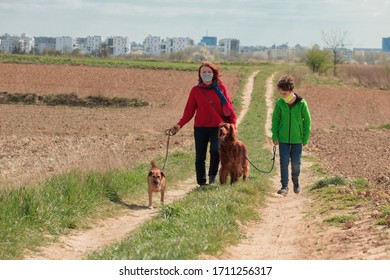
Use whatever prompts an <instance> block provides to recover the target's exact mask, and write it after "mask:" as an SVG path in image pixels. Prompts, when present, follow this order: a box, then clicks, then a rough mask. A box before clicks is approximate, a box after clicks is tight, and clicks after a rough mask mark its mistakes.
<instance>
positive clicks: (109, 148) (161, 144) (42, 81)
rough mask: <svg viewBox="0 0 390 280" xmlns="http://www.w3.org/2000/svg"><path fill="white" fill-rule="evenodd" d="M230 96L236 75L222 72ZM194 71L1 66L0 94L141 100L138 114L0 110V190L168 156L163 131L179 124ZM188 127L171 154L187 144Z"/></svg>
mask: <svg viewBox="0 0 390 280" xmlns="http://www.w3.org/2000/svg"><path fill="white" fill-rule="evenodd" d="M223 79H224V80H225V81H226V83H228V84H229V85H230V91H231V93H232V95H233V96H234V94H235V92H237V90H238V82H239V79H240V75H239V73H237V72H226V73H223ZM196 81H197V74H196V71H175V70H143V69H120V68H99V67H84V66H64V65H62V66H61V65H59V66H53V65H19V64H0V85H1V86H0V92H8V93H36V94H39V95H44V94H60V93H67V94H69V93H76V94H77V95H78V96H89V95H92V96H106V97H111V98H112V97H125V98H139V99H141V100H144V101H146V102H148V103H149V105H148V106H146V107H140V108H77V107H65V106H56V107H52V106H40V105H8V104H1V105H0V107H1V113H0V114H1V122H0V131H1V136H0V182H1V184H0V187H1V186H2V187H4V186H9V185H13V186H21V185H24V184H26V183H27V182H32V180H42V179H44V178H47V177H49V176H52V175H54V174H58V173H61V172H64V171H68V170H71V169H81V170H107V169H117V168H119V169H120V168H128V167H132V166H134V165H135V164H137V163H141V162H149V161H150V160H151V159H152V158H153V157H154V156H156V155H157V154H161V155H163V154H165V148H166V141H167V139H166V136H165V135H164V132H165V130H166V129H167V128H170V127H171V126H172V125H173V124H175V123H176V122H177V121H178V120H179V119H180V117H181V113H182V110H183V108H184V106H185V102H186V99H187V96H188V93H189V91H190V89H191V87H192V86H193V85H195V84H196ZM192 143H193V141H192V123H190V124H188V125H187V127H185V129H183V133H180V134H179V135H177V136H176V137H175V142H174V143H172V144H171V147H170V148H171V149H172V151H173V150H175V149H181V148H183V147H188V146H190V145H192Z"/></svg>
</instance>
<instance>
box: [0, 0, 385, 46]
mask: <svg viewBox="0 0 390 280" xmlns="http://www.w3.org/2000/svg"><path fill="white" fill-rule="evenodd" d="M388 14H390V0H385V1H380V0H372V1H367V0H356V1H351V0H321V1H307V0H297V1H295V2H294V1H289V2H288V1H277V2H276V3H275V1H272V0H257V1H256V0H236V1H230V0H208V1H205V0H198V1H196V2H194V1H178V0H147V1H143V2H142V3H139V1H132V0H130V1H125V0H115V1H110V2H106V1H100V0H67V1H64V0H52V1H48V0H30V1H28V0H13V1H11V0H0V33H1V34H4V33H9V34H15V35H20V34H21V33H27V34H29V35H30V36H32V37H39V36H48V37H60V36H72V37H86V36H94V35H98V36H102V37H110V36H128V37H129V38H130V40H131V41H134V42H137V43H142V42H143V40H144V39H145V37H146V36H147V35H148V34H150V35H152V36H158V37H161V38H162V39H163V38H165V37H189V38H191V39H193V40H194V43H195V44H197V43H198V42H199V41H200V40H201V38H202V37H203V36H213V37H217V38H218V40H219V39H223V38H235V39H238V40H240V45H242V46H272V45H274V44H275V45H282V44H285V43H287V44H288V45H289V46H290V47H292V46H295V45H296V44H300V45H301V46H307V47H311V46H313V45H314V44H318V45H320V46H321V47H325V46H324V43H323V40H322V32H326V33H329V32H334V31H343V32H347V34H348V41H349V42H350V46H349V47H350V48H381V47H382V38H386V37H390V30H389V29H388V26H390V17H388ZM43 15H44V16H43ZM386 15H387V16H386Z"/></svg>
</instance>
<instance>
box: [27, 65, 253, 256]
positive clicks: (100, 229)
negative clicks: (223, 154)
mask: <svg viewBox="0 0 390 280" xmlns="http://www.w3.org/2000/svg"><path fill="white" fill-rule="evenodd" d="M257 73H258V71H257V72H254V73H252V74H251V75H250V76H249V78H248V81H247V84H246V86H245V88H244V92H243V106H242V111H241V113H240V115H239V118H238V120H237V124H239V123H240V122H241V121H242V119H243V117H244V115H245V114H246V112H247V111H248V108H249V104H250V100H251V93H252V90H253V81H254V77H255V76H256V75H257ZM195 185H196V182H195V178H189V179H188V180H186V181H183V182H180V183H179V184H178V185H177V186H174V190H173V188H172V189H171V190H169V189H168V190H167V192H166V203H172V202H174V201H176V200H179V199H181V198H183V197H184V196H185V195H186V194H187V193H188V192H190V191H191V190H192V189H193V188H194V186H195ZM145 188H146V186H145ZM146 200H147V196H146V189H145V204H144V205H128V207H127V209H125V210H123V214H122V215H120V216H118V217H115V218H110V219H106V220H103V221H101V222H98V223H97V224H96V225H93V227H92V228H91V229H88V230H75V231H74V232H72V233H70V234H68V235H66V236H63V237H61V238H59V240H58V241H57V242H55V243H53V244H51V245H49V246H47V247H44V248H40V250H39V252H29V253H28V254H27V255H25V257H24V259H26V260H80V259H83V258H85V257H86V256H87V255H88V254H89V253H91V252H93V251H95V250H97V249H99V248H102V247H104V246H106V245H108V244H110V243H113V242H116V241H119V240H121V239H123V238H124V237H125V236H126V234H128V233H129V232H131V231H132V230H134V229H136V228H137V227H138V226H140V225H141V224H142V223H144V222H145V221H147V220H149V219H151V218H153V217H154V216H155V215H156V213H157V212H158V210H157V209H152V210H150V209H148V208H147V206H146V205H147V201H146Z"/></svg>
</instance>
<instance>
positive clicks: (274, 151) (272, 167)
mask: <svg viewBox="0 0 390 280" xmlns="http://www.w3.org/2000/svg"><path fill="white" fill-rule="evenodd" d="M275 154H276V146H274V148H273V157H272V159H271V160H272V166H271V169H270V170H269V171H263V170H261V169H259V168H258V167H257V166H255V165H254V164H253V163H252V162H251V161H250V160H249V158H248V157H247V156H246V155H245V154H244V153H243V155H244V157H245V158H246V160H247V161H248V162H249V163H250V164H251V165H252V166H253V167H254V168H255V169H256V170H257V171H259V172H261V173H264V174H268V173H271V171H272V170H273V169H274V165H275Z"/></svg>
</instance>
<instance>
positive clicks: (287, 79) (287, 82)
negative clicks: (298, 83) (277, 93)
mask: <svg viewBox="0 0 390 280" xmlns="http://www.w3.org/2000/svg"><path fill="white" fill-rule="evenodd" d="M277 86H278V88H280V89H281V90H288V91H292V90H293V89H294V87H295V84H294V79H293V77H291V76H289V75H286V76H283V77H282V78H281V79H280V80H279V82H278V85H277Z"/></svg>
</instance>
